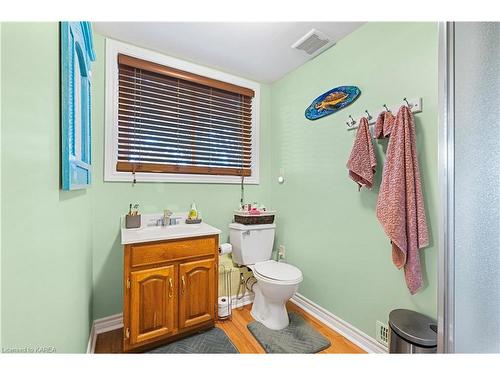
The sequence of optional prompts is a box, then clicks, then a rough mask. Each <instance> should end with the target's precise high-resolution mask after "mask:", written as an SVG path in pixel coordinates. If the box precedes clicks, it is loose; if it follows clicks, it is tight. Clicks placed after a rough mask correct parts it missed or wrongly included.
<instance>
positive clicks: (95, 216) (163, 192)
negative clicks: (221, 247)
mask: <svg viewBox="0 0 500 375" xmlns="http://www.w3.org/2000/svg"><path fill="white" fill-rule="evenodd" d="M94 42H95V48H96V53H97V56H98V57H97V61H96V62H95V64H94V65H93V72H92V74H93V86H94V87H93V88H94V90H93V97H94V102H93V113H94V116H93V124H92V126H93V128H92V135H93V139H92V158H93V160H92V164H93V171H94V172H93V173H94V175H93V176H94V178H93V182H92V194H93V196H92V198H93V202H92V203H93V210H92V211H93V212H92V231H93V251H94V256H93V270H94V319H98V318H102V317H104V316H108V315H112V314H116V313H120V312H121V311H122V301H123V299H122V267H123V246H122V245H121V244H120V216H122V215H124V214H125V213H126V212H127V210H128V205H129V203H131V202H137V203H139V204H140V206H141V207H142V212H145V213H153V212H163V210H164V209H165V208H169V209H171V210H173V211H188V209H189V206H190V205H191V202H193V201H195V202H196V206H197V208H198V210H199V211H200V212H201V213H202V215H203V219H204V220H205V221H206V222H208V223H210V224H211V225H213V226H215V227H217V228H220V229H221V230H223V231H224V232H223V234H222V236H221V242H226V241H227V240H228V230H227V229H228V224H229V223H230V222H231V219H232V211H233V210H234V209H235V208H236V207H237V206H238V204H239V201H240V185H228V184H187V183H153V182H151V183H144V182H142V183H137V184H136V185H135V186H132V183H131V182H104V170H103V168H104V98H105V97H104V95H105V85H104V75H105V48H104V46H105V40H104V38H103V37H102V36H100V35H96V34H94ZM261 98H262V99H261V120H260V180H261V183H260V185H248V186H247V187H246V189H245V198H246V199H247V200H249V201H254V200H255V201H259V202H263V203H264V204H267V205H269V196H270V191H269V186H270V185H269V180H270V179H269V176H270V163H269V160H270V147H271V139H270V130H271V126H270V116H271V115H270V111H269V105H268V103H269V101H270V90H269V86H266V85H262V86H261Z"/></svg>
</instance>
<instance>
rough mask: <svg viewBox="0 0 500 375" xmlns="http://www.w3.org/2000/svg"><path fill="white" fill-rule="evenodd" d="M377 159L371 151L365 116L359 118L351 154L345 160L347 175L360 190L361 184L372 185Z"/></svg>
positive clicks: (368, 186)
mask: <svg viewBox="0 0 500 375" xmlns="http://www.w3.org/2000/svg"><path fill="white" fill-rule="evenodd" d="M376 166H377V159H376V158H375V152H374V151H373V144H372V137H371V134H370V129H369V127H368V120H367V119H366V117H363V118H361V120H359V127H358V132H357V133H356V139H355V140H354V145H353V146H352V151H351V155H350V156H349V160H348V161H347V168H348V169H349V176H350V177H351V179H352V180H353V181H354V182H356V183H357V184H358V186H359V190H361V187H362V186H366V187H367V188H369V189H371V187H372V186H373V177H374V175H375V167H376Z"/></svg>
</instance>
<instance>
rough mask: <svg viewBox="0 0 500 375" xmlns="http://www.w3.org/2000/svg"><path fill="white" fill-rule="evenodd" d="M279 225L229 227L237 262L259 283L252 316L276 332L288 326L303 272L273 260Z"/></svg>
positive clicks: (238, 225)
mask: <svg viewBox="0 0 500 375" xmlns="http://www.w3.org/2000/svg"><path fill="white" fill-rule="evenodd" d="M275 230H276V224H260V225H243V224H238V223H232V224H229V239H230V242H231V245H232V247H233V260H234V261H235V262H236V263H237V264H238V265H241V266H247V267H249V268H250V269H251V270H252V271H253V274H254V276H255V278H256V279H257V283H256V284H255V286H254V292H255V299H254V301H253V306H252V311H251V314H252V316H253V318H254V319H255V320H257V321H258V322H261V323H262V324H264V325H265V326H266V327H267V328H269V329H273V330H279V329H283V328H285V327H287V326H288V323H289V319H288V314H287V311H286V302H287V301H288V300H289V299H290V298H291V297H292V296H293V295H294V293H295V292H296V291H297V290H298V288H299V284H300V282H301V281H302V272H301V271H300V270H299V269H298V268H297V267H294V266H292V265H290V264H287V263H284V262H277V261H275V260H271V254H272V250H273V243H274V232H275Z"/></svg>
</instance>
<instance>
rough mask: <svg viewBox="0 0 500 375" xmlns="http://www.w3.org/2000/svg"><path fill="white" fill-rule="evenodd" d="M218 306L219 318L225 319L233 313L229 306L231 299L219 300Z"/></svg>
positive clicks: (221, 298)
mask: <svg viewBox="0 0 500 375" xmlns="http://www.w3.org/2000/svg"><path fill="white" fill-rule="evenodd" d="M217 304H218V314H217V315H218V316H219V318H225V317H227V316H229V314H230V313H231V307H230V304H229V298H228V297H227V296H221V297H219V298H218V299H217Z"/></svg>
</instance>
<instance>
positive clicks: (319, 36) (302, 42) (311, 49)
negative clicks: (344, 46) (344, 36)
mask: <svg viewBox="0 0 500 375" xmlns="http://www.w3.org/2000/svg"><path fill="white" fill-rule="evenodd" d="M334 44H335V42H334V41H333V40H331V39H330V37H329V36H328V35H326V34H325V33H323V32H321V31H319V30H316V29H312V30H311V31H309V32H308V33H307V34H306V35H304V36H303V37H302V38H300V39H299V40H297V41H296V42H295V43H294V44H293V45H292V48H295V49H299V50H302V51H304V52H306V53H307V54H308V55H311V56H314V55H318V54H320V53H321V52H323V51H325V50H326V49H328V48H330V47H331V46H333V45H334Z"/></svg>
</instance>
